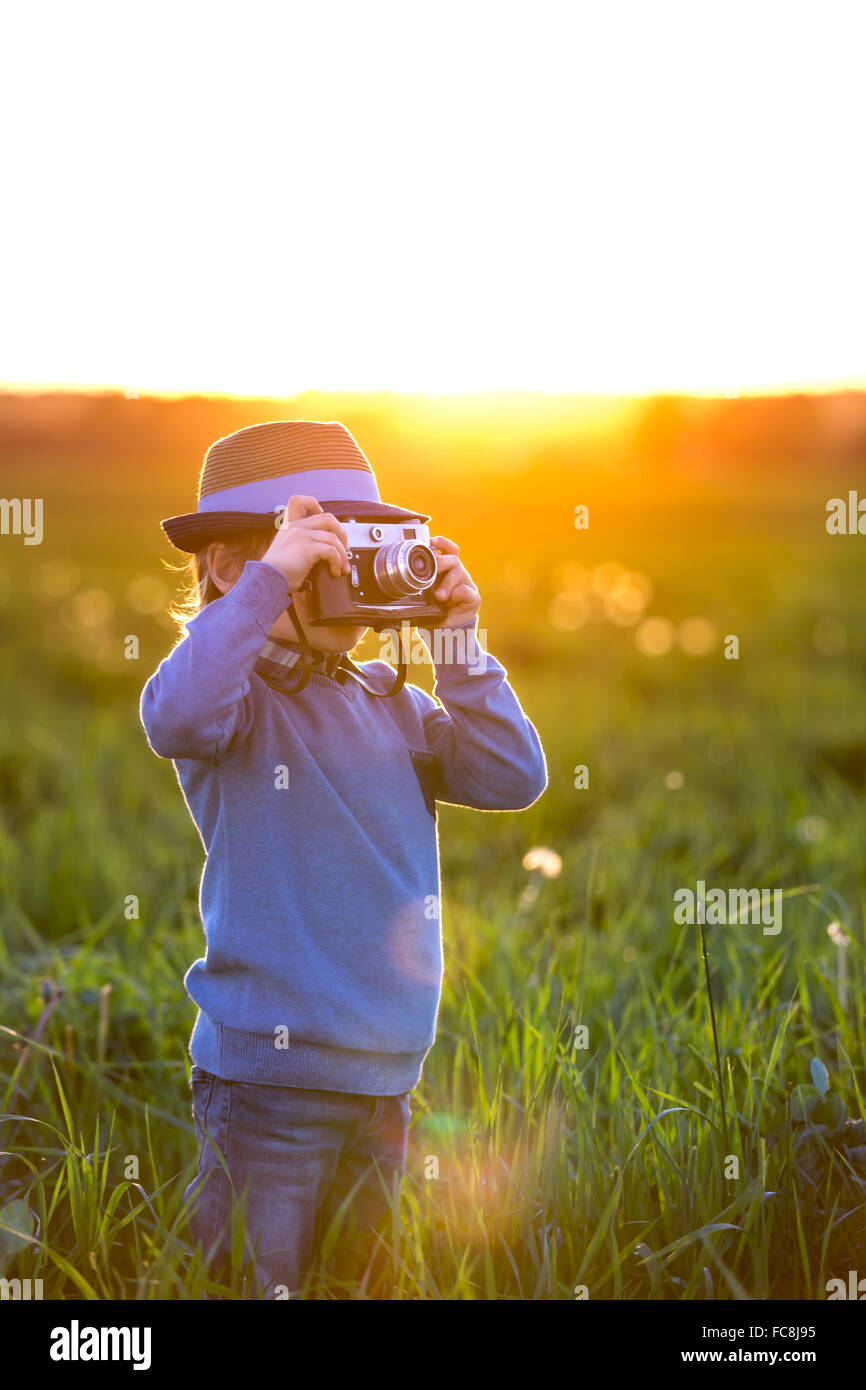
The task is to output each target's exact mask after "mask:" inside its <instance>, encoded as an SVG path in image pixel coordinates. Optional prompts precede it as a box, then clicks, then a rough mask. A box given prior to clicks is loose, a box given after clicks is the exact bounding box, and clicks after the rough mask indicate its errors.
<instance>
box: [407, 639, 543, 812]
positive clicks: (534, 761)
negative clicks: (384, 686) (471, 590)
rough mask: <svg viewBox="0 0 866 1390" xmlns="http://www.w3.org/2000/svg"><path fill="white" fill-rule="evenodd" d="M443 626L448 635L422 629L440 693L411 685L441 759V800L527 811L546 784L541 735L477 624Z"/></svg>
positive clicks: (437, 766) (437, 784) (437, 768)
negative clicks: (488, 649)
mask: <svg viewBox="0 0 866 1390" xmlns="http://www.w3.org/2000/svg"><path fill="white" fill-rule="evenodd" d="M438 631H440V632H441V633H442V634H443V635H442V637H438V638H435V639H433V638H431V634H430V630H429V629H424V628H419V629H418V632H419V635H420V637H421V639H422V641H423V642H424V644H425V646H426V647H427V649H428V651H430V652H431V656H433V658H434V669H435V672H436V680H435V684H434V687H433V695H434V697H435V698H431V696H430V695H428V694H427V692H426V691H424V690H421V689H420V687H418V686H411V687H409V689H410V690H411V693H412V697H413V699H414V700H415V702H416V705H417V706H418V707H419V708H420V711H421V715H422V719H423V723H424V732H425V734H426V738H427V748H428V750H429V751H430V752H431V753H433V754H434V756H435V759H436V762H435V782H434V786H435V796H436V799H437V801H446V802H451V803H452V804H453V805H457V806H471V807H473V808H474V809H475V810H478V811H521V810H524V809H525V808H526V807H527V806H531V805H532V803H533V802H534V801H536V800H537V799H538V797H539V796H541V793H542V792H543V791H544V789H545V788H546V786H547V764H546V761H545V757H544V750H543V749H542V747H541V740H540V739H539V737H538V733H537V732H536V729H535V727H534V725H533V724H532V723H531V722H530V721H529V719H527V717H526V715H525V714H524V713H523V710H522V709H521V707H520V702H519V700H518V699H517V696H516V695H515V693H514V691H513V690H512V688H511V686H510V685H509V684H508V680H507V672H506V671H505V668H504V667H503V666H501V665H500V663H499V662H498V661H496V660H495V658H494V657H492V656H491V655H490V653H489V652H486V651H484V650H483V648H482V647H481V645H480V643H479V641H478V631H477V626H476V623H475V622H474V621H473V622H472V623H468V624H463V625H462V626H461V627H459V628H446V629H439V630H438ZM449 633H451V634H455V636H454V637H449V636H448V635H447V634H449ZM457 634H460V636H457ZM436 643H441V644H442V645H441V650H440V651H439V652H438V653H437V651H436ZM448 644H451V645H450V649H449V645H448ZM437 656H438V657H439V658H441V659H437Z"/></svg>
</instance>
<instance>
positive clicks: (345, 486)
mask: <svg viewBox="0 0 866 1390" xmlns="http://www.w3.org/2000/svg"><path fill="white" fill-rule="evenodd" d="M294 493H305V494H307V495H308V496H310V497H315V498H316V501H317V502H318V503H319V504H320V506H321V507H322V510H323V511H326V512H332V513H333V515H334V516H335V517H336V518H337V519H338V521H346V520H350V519H357V520H359V521H366V520H371V521H408V520H411V519H413V518H414V519H417V520H418V521H422V522H425V521H428V520H429V517H428V516H426V515H425V514H424V513H422V512H416V511H407V510H406V509H405V508H404V507H394V506H391V505H390V504H388V503H386V502H383V501H382V500H381V499H380V497H379V489H378V486H377V484H376V475H375V474H374V472H373V469H372V468H371V466H370V463H369V460H368V459H367V458H366V456H365V454H364V452H363V450H362V449H361V447H360V445H359V444H358V443H357V441H356V440H355V439H354V438H353V437H352V435H351V434H350V433H349V431H348V430H347V429H346V427H345V425H341V424H340V423H339V421H338V420H271V421H268V422H267V423H266V424H262V425H250V426H249V427H248V428H247V429H242V430H235V432H234V434H228V435H226V436H225V438H224V439H218V440H217V441H216V443H215V444H212V445H211V446H210V448H209V449H208V451H207V453H206V455H205V460H204V464H203V466H202V470H201V477H200V479H199V485H198V506H197V509H196V510H195V511H194V512H187V513H186V514H185V515H184V516H171V517H169V518H168V519H167V520H166V521H163V522H162V529H163V530H164V531H165V534H166V535H167V536H168V539H169V540H170V541H171V543H172V545H173V546H176V547H177V549H178V550H186V551H196V550H200V549H202V547H203V546H205V545H207V544H209V542H210V541H213V540H222V539H227V538H229V537H230V536H231V535H232V534H233V533H237V532H239V531H247V530H250V529H251V528H254V527H256V526H258V525H261V526H262V527H263V528H265V527H273V526H274V523H275V517H276V516H277V514H278V513H279V512H282V509H283V508H284V507H285V506H286V503H287V502H288V500H289V498H290V497H291V496H292V495H293V494H294Z"/></svg>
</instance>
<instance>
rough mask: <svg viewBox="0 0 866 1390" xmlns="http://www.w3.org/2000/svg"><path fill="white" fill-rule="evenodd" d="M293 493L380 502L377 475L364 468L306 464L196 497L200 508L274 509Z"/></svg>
mask: <svg viewBox="0 0 866 1390" xmlns="http://www.w3.org/2000/svg"><path fill="white" fill-rule="evenodd" d="M296 493H304V494H306V495H307V496H309V497H315V499H316V501H317V502H322V501H324V500H326V499H327V500H328V501H334V500H336V499H338V498H340V497H345V498H346V499H347V500H349V499H351V500H352V501H353V502H379V501H380V500H381V499H380V497H379V489H378V488H377V486H376V479H375V477H374V476H373V474H372V473H370V472H368V471H367V469H366V468H305V469H300V470H298V471H297V472H294V473H283V474H282V475H281V476H280V477H279V478H259V479H256V481H255V482H252V483H242V484H241V485H240V486H239V487H226V488H222V490H221V491H220V492H209V493H208V494H207V496H205V497H201V498H199V504H198V511H199V512H255V513H257V514H259V515H263V514H264V513H265V512H272V513H276V512H277V510H278V509H279V508H280V507H285V505H286V503H287V502H288V500H289V498H290V497H292V496H293V495H295V494H296Z"/></svg>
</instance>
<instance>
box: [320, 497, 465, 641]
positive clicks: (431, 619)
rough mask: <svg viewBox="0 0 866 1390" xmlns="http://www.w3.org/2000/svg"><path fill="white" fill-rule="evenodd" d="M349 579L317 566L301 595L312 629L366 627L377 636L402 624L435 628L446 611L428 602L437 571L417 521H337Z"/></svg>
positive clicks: (427, 537) (426, 536)
mask: <svg viewBox="0 0 866 1390" xmlns="http://www.w3.org/2000/svg"><path fill="white" fill-rule="evenodd" d="M341 525H342V526H343V529H344V530H345V532H346V542H347V546H346V548H347V550H348V552H349V566H350V569H349V573H348V575H346V574H341V575H338V576H337V577H336V578H335V577H334V575H333V574H331V572H330V570H329V569H328V566H327V564H326V563H325V562H324V561H319V563H318V564H315V565H314V566H313V568H312V569H311V570H310V573H309V575H308V576H307V580H306V582H305V583H304V584H303V586H302V591H303V592H304V593H305V594H306V596H307V613H308V616H309V620H310V622H311V623H312V624H313V625H314V626H319V627H324V626H330V625H334V626H340V625H342V624H350V625H354V626H362V627H370V628H373V629H374V631H377V632H381V631H382V630H383V629H384V628H391V627H399V626H400V624H401V623H403V622H410V623H413V624H419V623H423V624H424V626H429V627H436V626H438V625H439V624H440V623H441V622H442V619H443V618H444V617H445V614H446V612H447V609H446V608H445V606H444V605H443V604H441V603H438V602H437V601H436V600H435V599H434V598H433V585H434V583H435V580H436V571H437V568H438V565H437V558H436V552H435V551H434V550H433V548H432V546H431V545H430V529H429V527H428V526H426V525H425V524H424V523H423V522H422V521H420V520H418V519H416V518H411V519H410V520H407V521H394V522H383V521H377V522H373V521H355V520H350V521H345V520H344V521H342V522H341Z"/></svg>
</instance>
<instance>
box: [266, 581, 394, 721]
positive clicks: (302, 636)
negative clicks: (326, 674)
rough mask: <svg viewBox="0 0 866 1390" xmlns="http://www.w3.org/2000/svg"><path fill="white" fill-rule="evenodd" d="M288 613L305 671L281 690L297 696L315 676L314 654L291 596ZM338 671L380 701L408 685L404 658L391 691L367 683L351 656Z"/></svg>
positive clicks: (282, 686)
mask: <svg viewBox="0 0 866 1390" xmlns="http://www.w3.org/2000/svg"><path fill="white" fill-rule="evenodd" d="M286 612H287V613H288V615H289V617H290V618H291V620H292V626H293V628H294V629H295V632H296V633H297V637H298V646H299V647H300V649H301V659H302V662H303V670H302V671H301V674H300V676H299V678H298V679H297V681H295V683H294V685H285V684H281V689H282V690H284V691H285V693H286V694H287V695H297V694H298V692H299V691H301V690H303V689H304V686H305V685H306V684H307V683H308V681H309V679H310V676H311V675H312V674H313V653H312V650H311V648H310V643H309V641H308V639H307V634H306V632H305V631H304V627H303V624H302V623H301V621H300V619H299V617H298V615H297V613H296V612H295V606H294V604H293V602H292V599H291V596H289V602H288V604H287V606H286ZM337 671H338V672H340V671H343V672H345V674H346V675H347V676H351V677H352V678H353V679H354V680H356V681H357V682H358V684H359V685H362V686H363V687H364V689H365V690H366V691H368V693H369V694H370V695H375V696H376V697H377V698H378V699H385V700H387V699H388V698H389V697H390V696H391V695H396V694H397V693H398V691H400V690H402V689H403V686H404V685H405V684H406V676H407V674H408V665H407V662H406V660H405V658H404V657H401V658H400V660H399V661H398V662H397V678H396V680H395V681H394V684H393V685H392V686H391V688H390V690H376V689H375V688H374V687H373V686H372V685H369V684H368V683H367V679H366V677H365V675H364V672H363V671H362V670H361V668H360V666H356V665H355V662H354V661H352V659H351V658H350V657H349V656H344V657H343V658H342V660H341V661H340V664H339V666H338V667H337Z"/></svg>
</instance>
